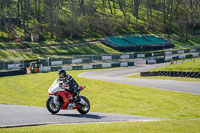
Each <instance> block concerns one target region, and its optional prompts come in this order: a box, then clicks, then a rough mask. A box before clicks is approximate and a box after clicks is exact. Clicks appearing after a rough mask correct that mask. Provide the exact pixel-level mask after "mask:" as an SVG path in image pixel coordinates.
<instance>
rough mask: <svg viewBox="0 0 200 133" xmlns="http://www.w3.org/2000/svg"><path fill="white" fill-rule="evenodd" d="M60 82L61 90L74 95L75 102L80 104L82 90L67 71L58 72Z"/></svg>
mask: <svg viewBox="0 0 200 133" xmlns="http://www.w3.org/2000/svg"><path fill="white" fill-rule="evenodd" d="M58 76H59V80H60V81H61V83H60V84H59V86H60V88H62V89H66V90H67V91H69V92H70V93H72V94H73V98H74V100H75V102H76V103H77V102H80V97H79V93H80V89H79V85H78V83H77V82H76V81H75V80H74V78H72V76H71V75H69V74H67V73H66V71H65V70H59V71H58Z"/></svg>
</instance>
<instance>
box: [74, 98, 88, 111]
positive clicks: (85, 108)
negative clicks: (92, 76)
mask: <svg viewBox="0 0 200 133" xmlns="http://www.w3.org/2000/svg"><path fill="white" fill-rule="evenodd" d="M80 98H82V99H83V100H84V101H85V102H86V105H85V106H80V108H79V109H77V110H78V112H79V113H81V114H87V113H88V112H89V111H90V102H89V100H88V99H87V98H86V97H84V96H80Z"/></svg>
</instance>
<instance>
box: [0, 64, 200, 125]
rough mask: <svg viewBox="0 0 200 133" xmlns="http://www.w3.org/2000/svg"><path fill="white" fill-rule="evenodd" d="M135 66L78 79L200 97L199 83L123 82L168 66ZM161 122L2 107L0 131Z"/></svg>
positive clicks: (40, 108) (149, 80) (148, 119)
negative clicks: (11, 128)
mask: <svg viewBox="0 0 200 133" xmlns="http://www.w3.org/2000/svg"><path fill="white" fill-rule="evenodd" d="M135 62H136V66H133V67H128V68H119V69H109V70H100V71H93V72H87V73H82V74H80V75H79V76H80V77H85V78H90V79H97V80H104V81H110V82H116V83H123V84H131V85H138V86H145V87H151V88H156V89H164V90H170V91H178V92H184V93H190V94H195V95H199V94H200V83H198V82H179V81H169V80H153V79H132V78H124V76H127V75H131V74H135V73H138V72H142V71H148V70H150V69H152V68H156V67H160V66H164V65H167V63H164V64H156V65H144V61H141V60H138V61H135ZM159 120H166V119H162V118H152V117H143V116H134V115H121V114H110V113H96V112H89V113H88V114H86V115H81V114H79V113H78V112H77V111H73V110H61V111H60V112H59V113H58V114H56V115H52V114H50V113H49V112H48V111H47V109H46V108H42V107H32V106H19V105H5V104H0V128H7V127H21V126H34V125H45V124H75V123H94V122H96V123H98V122H114V121H159Z"/></svg>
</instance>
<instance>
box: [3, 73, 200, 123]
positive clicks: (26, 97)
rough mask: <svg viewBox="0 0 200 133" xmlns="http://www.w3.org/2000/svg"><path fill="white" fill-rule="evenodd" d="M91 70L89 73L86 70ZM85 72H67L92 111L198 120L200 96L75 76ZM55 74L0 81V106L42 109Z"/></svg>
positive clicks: (40, 74) (31, 75)
mask: <svg viewBox="0 0 200 133" xmlns="http://www.w3.org/2000/svg"><path fill="white" fill-rule="evenodd" d="M87 71H91V70H87ZM87 71H86V70H80V71H69V74H71V75H72V76H73V77H74V78H75V79H76V80H77V82H78V83H79V85H85V86H87V88H86V89H85V90H84V91H83V92H82V95H85V96H86V97H88V98H89V100H90V102H91V111H92V112H106V113H118V114H129V115H139V116H151V117H160V118H170V119H190V118H199V117H200V97H199V96H198V95H191V94H186V93H179V92H172V91H165V90H158V89H151V88H145V87H139V86H132V85H124V84H119V83H111V82H105V81H98V80H92V79H85V78H80V77H78V76H77V75H78V74H79V73H81V72H87ZM56 78H57V72H50V73H38V74H30V75H20V76H12V77H2V78H0V86H1V89H0V103H1V104H17V105H31V106H41V107H45V103H46V99H47V97H48V92H47V90H48V88H49V86H50V85H51V84H52V82H53V81H54V80H55V79H56Z"/></svg>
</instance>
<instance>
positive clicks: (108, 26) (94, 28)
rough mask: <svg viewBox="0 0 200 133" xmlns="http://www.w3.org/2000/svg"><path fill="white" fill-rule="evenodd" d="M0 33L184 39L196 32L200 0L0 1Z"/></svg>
mask: <svg viewBox="0 0 200 133" xmlns="http://www.w3.org/2000/svg"><path fill="white" fill-rule="evenodd" d="M16 27H18V29H17V30H16ZM0 29H1V31H4V32H7V33H9V34H12V36H13V37H14V36H23V37H24V38H25V39H26V35H30V34H31V33H38V34H40V35H41V36H43V38H44V39H48V38H57V39H62V38H66V37H68V38H77V37H80V38H81V37H92V36H94V37H95V36H96V37H97V36H105V35H113V34H123V33H125V34H127V33H132V32H139V31H145V30H152V31H154V32H162V33H163V34H167V35H168V37H170V35H171V34H172V33H176V34H180V36H183V37H184V38H185V39H188V38H189V36H190V33H191V32H193V31H200V0H0ZM19 29H22V31H23V34H20V33H18V32H20V30H19ZM130 29H132V30H130ZM0 36H1V33H0Z"/></svg>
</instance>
